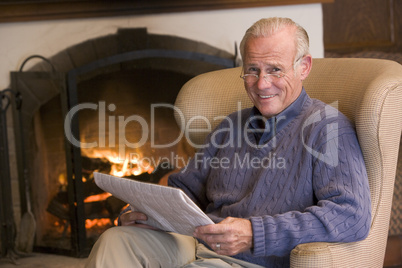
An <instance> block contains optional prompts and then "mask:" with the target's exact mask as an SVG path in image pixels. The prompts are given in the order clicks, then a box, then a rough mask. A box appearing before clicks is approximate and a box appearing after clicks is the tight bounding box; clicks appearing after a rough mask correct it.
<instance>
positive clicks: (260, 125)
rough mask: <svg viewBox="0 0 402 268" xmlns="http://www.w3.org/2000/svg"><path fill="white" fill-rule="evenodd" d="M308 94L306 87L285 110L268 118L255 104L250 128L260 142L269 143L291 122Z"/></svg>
mask: <svg viewBox="0 0 402 268" xmlns="http://www.w3.org/2000/svg"><path fill="white" fill-rule="evenodd" d="M307 98H308V95H307V93H306V91H305V90H304V88H303V89H302V91H301V93H300V95H299V97H297V99H296V100H295V101H294V102H293V103H291V104H290V105H289V106H288V107H287V108H286V109H285V110H283V111H282V112H281V113H279V114H277V115H276V116H273V117H271V118H268V119H264V118H263V116H262V114H261V113H260V111H259V110H258V109H257V108H256V107H255V106H254V107H253V108H252V109H251V112H250V117H249V128H250V130H252V132H253V133H254V135H255V137H256V139H257V141H258V144H260V145H261V144H265V143H267V142H268V141H269V140H270V139H271V138H272V137H273V136H274V135H276V133H278V132H279V131H281V130H282V129H283V128H284V127H285V126H286V125H287V124H289V122H291V121H292V120H293V119H294V118H295V117H296V116H298V115H299V114H300V112H301V110H302V107H303V104H304V102H305V101H306V100H307Z"/></svg>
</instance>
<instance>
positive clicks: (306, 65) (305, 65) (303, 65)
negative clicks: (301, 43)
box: [300, 54, 313, 81]
mask: <svg viewBox="0 0 402 268" xmlns="http://www.w3.org/2000/svg"><path fill="white" fill-rule="evenodd" d="M312 66H313V57H311V55H310V54H308V55H306V56H304V57H303V58H302V60H301V62H300V78H301V80H302V81H303V80H304V79H306V78H307V76H308V75H309V74H310V71H311V67H312Z"/></svg>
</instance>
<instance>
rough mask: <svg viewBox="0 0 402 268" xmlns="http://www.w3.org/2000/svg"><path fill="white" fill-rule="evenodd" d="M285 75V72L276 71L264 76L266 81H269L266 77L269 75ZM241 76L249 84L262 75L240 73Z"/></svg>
mask: <svg viewBox="0 0 402 268" xmlns="http://www.w3.org/2000/svg"><path fill="white" fill-rule="evenodd" d="M285 75H286V74H285V73H284V72H275V73H268V74H266V75H264V76H263V77H262V78H264V79H265V81H267V80H266V79H267V77H268V76H271V77H273V78H282V77H284V76H285ZM240 78H243V80H244V81H245V82H246V83H247V84H254V83H256V82H257V81H258V80H259V79H260V76H259V75H258V74H244V75H240Z"/></svg>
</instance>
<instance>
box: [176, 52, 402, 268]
mask: <svg viewBox="0 0 402 268" xmlns="http://www.w3.org/2000/svg"><path fill="white" fill-rule="evenodd" d="M240 73H241V68H240V67H238V68H232V69H225V70H219V71H214V72H210V73H206V74H202V75H199V76H197V77H195V78H193V79H192V80H190V81H189V82H187V83H186V84H185V85H184V86H183V88H182V89H181V91H180V93H179V95H178V96H177V99H176V104H175V105H176V107H177V108H178V109H177V110H178V111H179V112H178V113H176V120H177V122H178V124H179V125H180V126H181V127H182V129H187V130H189V131H188V136H189V138H190V139H191V142H192V143H193V145H197V144H202V141H203V140H204V138H205V136H206V135H207V134H208V132H209V131H210V130H211V129H213V128H214V127H215V126H216V125H217V124H218V123H219V122H220V121H221V120H222V116H226V115H228V114H229V113H231V112H234V111H236V110H238V109H242V108H246V107H250V106H252V103H251V101H250V100H249V98H248V96H247V94H246V92H245V89H244V85H243V81H242V79H240V78H239V76H240ZM304 87H305V89H306V91H307V93H308V94H309V95H310V96H311V97H312V98H317V99H320V100H322V101H324V102H326V103H328V104H331V105H333V106H335V107H336V108H338V109H339V110H340V111H341V112H342V113H344V114H345V115H346V116H347V117H348V118H349V119H350V120H351V121H352V122H353V123H354V124H355V126H356V130H357V134H358V138H359V142H360V145H361V148H362V151H363V155H364V159H365V162H366V167H367V172H368V175H369V184H370V190H371V199H372V211H373V213H372V226H371V231H370V234H369V237H368V238H367V239H366V240H364V241H361V242H357V243H348V244H351V245H346V246H340V247H339V248H338V247H336V246H335V247H333V248H332V247H331V251H333V252H336V254H338V255H337V256H336V261H335V262H336V266H337V265H338V264H339V267H342V265H344V266H343V267H382V264H383V258H384V253H385V247H386V240H387V234H388V226H389V216H390V209H391V204H392V195H393V186H394V179H395V171H396V163H397V157H398V149H399V141H400V138H401V129H402V65H400V64H398V63H396V62H393V61H388V60H378V59H314V60H313V68H312V71H311V73H310V75H309V77H308V78H307V79H306V81H304ZM196 129H199V130H200V131H195V130H196ZM352 244H353V245H352ZM345 247H352V248H349V249H345ZM350 250H353V252H352V253H353V256H350V253H351V252H350ZM359 254H361V255H359ZM360 257H361V258H360ZM363 258H365V260H363ZM352 263H356V265H358V266H354V265H351V264H352ZM366 264H367V265H366ZM361 265H362V266H361ZM323 267H324V266H323Z"/></svg>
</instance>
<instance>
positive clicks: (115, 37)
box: [7, 28, 236, 256]
mask: <svg viewBox="0 0 402 268" xmlns="http://www.w3.org/2000/svg"><path fill="white" fill-rule="evenodd" d="M150 49H157V50H172V51H182V52H184V53H187V52H188V53H189V55H190V56H189V59H160V58H153V59H151V60H150V59H140V60H136V61H128V62H120V63H116V64H112V65H108V66H102V67H100V68H97V69H94V70H92V71H90V72H86V73H85V74H83V75H81V76H79V77H78V80H77V84H85V83H86V82H87V81H90V80H96V78H97V77H101V76H107V75H110V74H113V73H116V72H126V73H127V72H135V71H141V70H143V69H147V70H154V71H155V72H158V71H166V72H170V73H178V74H181V75H182V76H183V77H184V78H185V79H184V80H186V79H189V78H191V77H194V76H196V75H198V74H201V73H204V72H208V71H213V70H217V69H222V68H225V67H229V66H230V65H232V66H234V65H235V62H236V56H234V55H232V54H230V53H228V52H225V51H222V50H219V49H217V48H214V47H212V46H209V45H207V44H205V43H201V42H196V41H192V40H188V39H184V38H179V37H175V36H166V35H155V34H148V33H147V30H146V29H145V28H136V29H120V30H118V31H117V33H116V34H112V35H107V36H102V37H99V38H95V39H91V40H87V41H85V42H82V43H80V44H77V45H75V46H72V47H69V48H67V49H65V50H63V51H60V52H59V53H57V54H56V55H54V56H52V57H50V58H49V59H48V61H49V62H50V64H49V62H46V61H39V62H38V64H36V65H35V66H34V67H32V68H30V69H29V70H23V73H29V72H41V73H43V72H47V73H51V72H52V68H54V69H55V70H56V71H57V72H58V73H61V74H67V73H68V72H70V71H71V70H74V69H78V68H80V67H82V66H86V65H88V64H90V63H92V62H95V61H98V60H101V59H104V58H108V57H112V56H115V55H119V54H123V53H127V52H132V51H142V50H150ZM191 53H198V54H200V55H201V54H202V55H206V57H207V56H211V57H214V58H217V59H220V60H221V61H223V62H225V64H226V66H222V65H220V64H216V63H211V62H206V61H203V60H202V59H201V60H200V59H199V58H198V59H191ZM52 66H53V67H52ZM17 77H18V75H17ZM153 77H154V76H152V77H151V78H150V79H152V78H153ZM182 79H183V78H182ZM184 80H183V83H184V82H185V81H184ZM12 87H18V89H19V90H21V89H22V91H23V108H22V114H23V126H24V129H23V131H22V132H23V133H24V134H23V135H24V136H25V140H26V141H27V142H26V143H25V148H24V149H23V150H24V153H25V154H26V159H27V160H28V161H27V168H28V171H29V176H28V177H29V180H30V181H29V184H30V185H31V188H32V192H31V193H32V194H31V197H32V199H31V201H34V202H33V204H34V206H33V213H34V214H35V216H36V217H37V218H38V220H39V218H43V217H44V216H43V213H45V212H43V211H42V212H40V211H37V210H38V209H39V208H40V206H39V205H35V201H36V200H43V199H44V198H43V196H42V193H40V192H38V190H37V188H39V187H40V186H39V187H38V182H39V179H38V176H43V175H44V173H45V172H44V171H41V164H42V162H41V161H42V160H40V159H38V157H39V156H41V152H40V150H41V148H37V146H38V144H37V141H35V139H33V137H35V135H37V133H35V131H37V130H36V129H35V128H36V126H35V124H36V120H37V119H35V115H36V114H37V113H39V112H40V111H41V109H42V110H43V107H44V106H46V105H47V106H49V105H48V104H49V103H50V102H52V101H53V102H54V99H58V98H59V97H58V96H59V95H60V87H59V86H58V85H57V83H49V82H47V83H37V84H29V83H27V82H26V81H24V80H20V81H18V80H16V79H15V76H14V78H12ZM174 87H175V89H174V90H173V91H172V93H171V94H177V92H178V90H179V89H180V86H178V85H175V86H174ZM174 99H175V95H171V96H170V100H169V101H170V102H172V104H173V102H174ZM55 103H56V106H59V104H58V102H55ZM51 106H52V105H50V107H51ZM53 106H54V105H53ZM58 108H60V107H58ZM9 110H12V109H9ZM42 112H43V111H42ZM50 114H51V113H50ZM50 114H49V115H50ZM55 126H59V127H60V126H61V128H62V122H59V123H57V124H56V125H55ZM7 129H8V130H9V133H8V139H9V154H10V166H11V178H12V182H11V183H12V189H13V193H12V196H13V210H14V215H15V221H16V227H17V229H18V228H19V224H20V215H21V214H23V213H24V212H25V211H26V203H25V201H24V187H22V184H23V183H21V178H20V179H18V177H21V174H19V173H20V171H19V169H18V166H19V165H20V163H19V161H21V160H20V157H21V156H19V155H18V152H19V150H21V148H19V146H20V145H19V142H18V135H17V137H14V134H15V133H13V132H12V130H13V129H16V128H15V127H14V126H13V116H12V112H11V111H7ZM14 144H15V145H16V146H14ZM61 154H64V153H63V152H60V155H61ZM63 157H65V156H64V155H63ZM48 198H49V197H48ZM48 201H49V200H45V201H43V202H45V203H48ZM21 212H22V213H21ZM37 229H38V230H37V232H39V233H41V232H43V230H40V228H39V227H37ZM17 232H18V230H17ZM87 252H88V248H87V249H76V248H74V246H73V249H72V253H71V252H70V253H68V255H75V256H76V255H84V256H85V254H86V253H87Z"/></svg>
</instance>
